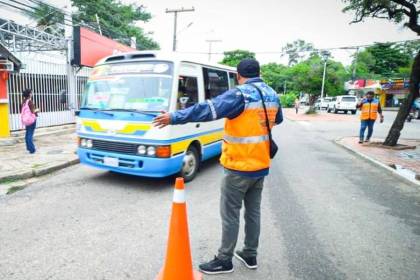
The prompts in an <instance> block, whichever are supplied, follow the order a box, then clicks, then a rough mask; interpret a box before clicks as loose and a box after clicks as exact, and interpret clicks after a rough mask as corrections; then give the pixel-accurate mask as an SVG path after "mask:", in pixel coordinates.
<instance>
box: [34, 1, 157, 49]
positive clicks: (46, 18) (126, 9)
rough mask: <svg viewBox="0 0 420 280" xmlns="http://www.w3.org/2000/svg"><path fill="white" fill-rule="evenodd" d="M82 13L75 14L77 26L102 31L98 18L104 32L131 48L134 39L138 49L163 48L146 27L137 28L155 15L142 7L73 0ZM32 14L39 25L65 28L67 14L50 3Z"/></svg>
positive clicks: (39, 5) (41, 6) (40, 4)
mask: <svg viewBox="0 0 420 280" xmlns="http://www.w3.org/2000/svg"><path fill="white" fill-rule="evenodd" d="M72 4H73V6H74V7H76V8H78V10H79V11H78V13H76V14H74V15H73V24H75V25H77V24H80V25H82V26H89V27H90V28H93V29H95V30H96V31H98V29H99V28H98V26H97V22H96V15H97V16H98V18H99V21H100V25H101V30H102V33H103V34H104V35H105V36H107V37H110V38H112V39H114V40H117V41H120V42H121V43H124V44H126V45H130V43H131V37H135V38H136V43H137V49H140V50H142V49H158V48H159V45H158V43H156V42H155V41H153V39H151V38H150V37H149V35H148V34H145V33H144V31H143V29H142V28H139V27H137V26H135V23H136V22H138V21H143V22H147V21H148V20H150V18H151V15H150V13H148V12H147V11H145V10H144V9H143V7H142V6H135V5H133V4H130V5H125V4H122V3H121V2H120V1H115V0H90V1H87V0H72ZM28 15H29V16H30V17H31V18H33V19H35V20H36V21H37V22H38V26H56V25H63V23H64V14H63V12H62V11H60V10H59V9H56V8H54V7H52V6H50V5H48V4H45V3H42V2H37V4H36V6H34V11H33V12H29V13H28Z"/></svg>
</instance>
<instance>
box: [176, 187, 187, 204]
mask: <svg viewBox="0 0 420 280" xmlns="http://www.w3.org/2000/svg"><path fill="white" fill-rule="evenodd" d="M174 203H185V190H177V189H175V190H174Z"/></svg>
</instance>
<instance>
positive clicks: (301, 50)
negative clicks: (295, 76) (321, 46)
mask: <svg viewBox="0 0 420 280" xmlns="http://www.w3.org/2000/svg"><path fill="white" fill-rule="evenodd" d="M310 51H314V46H313V45H312V44H311V43H307V42H305V41H304V40H296V41H294V42H292V43H288V44H286V46H285V47H283V48H282V52H284V55H287V56H288V58H289V63H288V65H289V66H291V65H294V64H296V63H298V62H300V61H301V60H302V59H303V58H304V57H305V55H306V54H307V53H308V52H310Z"/></svg>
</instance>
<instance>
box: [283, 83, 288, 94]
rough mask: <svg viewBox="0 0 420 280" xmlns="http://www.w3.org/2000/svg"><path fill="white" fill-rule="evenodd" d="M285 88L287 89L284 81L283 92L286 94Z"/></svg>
mask: <svg viewBox="0 0 420 280" xmlns="http://www.w3.org/2000/svg"><path fill="white" fill-rule="evenodd" d="M286 89H287V85H286V81H284V84H283V94H286Z"/></svg>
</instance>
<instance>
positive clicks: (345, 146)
mask: <svg viewBox="0 0 420 280" xmlns="http://www.w3.org/2000/svg"><path fill="white" fill-rule="evenodd" d="M341 139H343V138H339V139H336V140H334V141H333V142H334V143H335V144H336V145H337V146H339V147H342V148H344V149H346V150H347V151H350V152H352V153H353V154H355V155H357V156H359V157H361V158H363V159H365V160H367V161H369V162H371V163H373V164H375V165H377V166H379V167H381V168H383V169H385V170H387V171H388V172H390V173H391V174H392V175H394V176H396V177H398V178H401V179H403V180H405V181H406V182H409V183H411V184H414V185H417V186H419V187H420V182H419V181H417V180H416V179H414V180H412V179H409V178H407V177H404V176H402V175H401V174H400V173H398V172H397V170H395V169H393V168H391V167H389V166H388V165H386V164H383V163H382V162H380V161H377V160H376V159H373V158H371V157H369V156H367V155H365V154H363V153H360V152H358V151H356V150H354V149H353V148H351V147H349V146H347V145H345V144H342V143H339V141H340V140H341Z"/></svg>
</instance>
